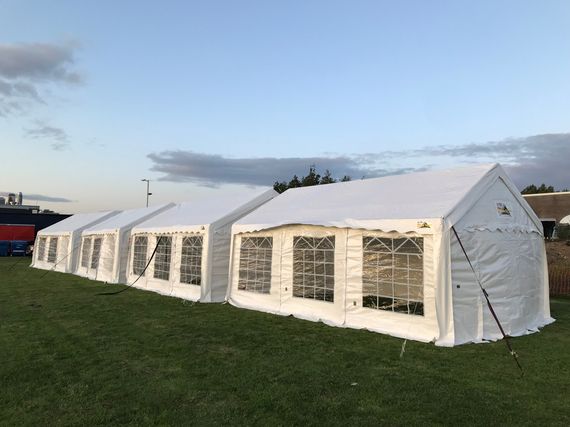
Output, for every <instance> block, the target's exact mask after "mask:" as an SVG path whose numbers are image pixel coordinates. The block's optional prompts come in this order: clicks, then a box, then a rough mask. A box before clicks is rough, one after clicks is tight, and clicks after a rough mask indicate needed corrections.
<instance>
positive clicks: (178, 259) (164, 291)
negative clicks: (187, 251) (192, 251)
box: [127, 227, 208, 301]
mask: <svg viewBox="0 0 570 427" xmlns="http://www.w3.org/2000/svg"><path fill="white" fill-rule="evenodd" d="M207 235H208V229H207V228H204V227H197V229H196V230H194V231H192V230H187V231H185V232H177V233H146V232H136V233H135V234H133V235H132V237H131V239H130V244H129V250H128V252H129V253H128V267H127V282H128V283H134V282H135V281H137V279H138V281H137V282H136V284H135V285H134V287H136V288H139V289H144V290H149V291H153V292H156V293H159V294H161V295H169V296H175V297H179V298H184V299H188V300H192V301H198V300H199V299H200V286H199V285H195V284H190V283H182V282H181V276H182V274H181V269H182V248H183V242H184V239H185V238H186V237H190V236H202V241H203V251H207V250H208V249H207V247H208V242H207ZM160 236H167V237H171V239H172V241H171V249H170V251H171V252H170V254H171V255H170V267H169V269H168V272H169V274H168V279H162V278H160V274H155V273H156V254H155V257H154V258H153V259H152V260H151V261H150V263H149V260H150V257H151V256H152V253H153V252H154V249H155V247H156V245H157V243H158V238H159V237H160ZM137 237H143V238H145V237H146V239H147V247H146V254H145V256H144V264H145V265H146V264H147V263H149V264H148V268H147V270H146V271H145V273H144V275H143V276H141V277H140V278H139V275H140V273H139V274H137V273H135V271H134V269H133V265H134V262H133V261H134V256H135V255H134V254H135V249H134V248H135V242H136V239H137ZM205 268H206V259H205V257H202V259H201V267H200V270H201V271H205Z"/></svg>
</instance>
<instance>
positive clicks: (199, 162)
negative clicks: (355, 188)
mask: <svg viewBox="0 0 570 427" xmlns="http://www.w3.org/2000/svg"><path fill="white" fill-rule="evenodd" d="M148 157H149V158H150V159H151V160H152V161H153V162H154V166H153V167H152V170H153V171H157V172H162V173H164V176H163V177H162V178H160V179H161V180H163V181H174V182H195V183H198V184H201V185H206V186H217V185H220V184H224V183H234V184H247V185H272V184H273V183H274V182H275V181H276V180H290V179H291V177H292V176H293V174H296V175H298V176H299V177H300V176H302V175H304V174H306V173H307V172H308V170H309V167H310V166H311V165H313V164H314V165H317V167H318V170H319V171H321V172H322V171H324V170H325V169H329V170H331V171H334V173H335V175H336V176H343V175H349V176H351V177H353V178H361V177H371V176H382V175H393V174H400V173H406V172H411V171H413V170H415V169H413V168H393V169H383V168H375V167H363V166H362V165H361V164H359V162H358V161H357V160H355V159H354V158H351V157H349V156H336V157H288V158H275V157H264V158H241V159H233V158H228V157H223V156H221V155H218V154H204V153H195V152H193V151H182V150H177V151H163V152H161V153H153V154H149V155H148Z"/></svg>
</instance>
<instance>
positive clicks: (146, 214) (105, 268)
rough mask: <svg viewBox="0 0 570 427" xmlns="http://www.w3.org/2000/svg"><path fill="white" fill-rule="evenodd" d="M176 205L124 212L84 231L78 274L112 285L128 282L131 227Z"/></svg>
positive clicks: (169, 204) (170, 204) (76, 272)
mask: <svg viewBox="0 0 570 427" xmlns="http://www.w3.org/2000/svg"><path fill="white" fill-rule="evenodd" d="M173 206H174V203H168V204H163V205H158V206H151V207H148V208H139V209H130V210H125V211H121V212H120V213H118V214H117V215H114V216H112V217H110V218H109V219H107V220H105V221H103V222H101V223H99V224H97V225H94V226H91V227H88V228H87V229H85V230H84V231H83V232H82V234H81V238H82V242H81V253H80V257H79V258H80V260H79V264H78V267H77V269H76V271H75V274H77V275H79V276H82V277H87V278H90V279H93V280H100V281H104V282H109V283H125V282H126V268H127V260H128V243H129V238H130V233H131V230H132V228H133V227H134V226H136V225H137V224H140V223H141V222H143V221H145V220H147V219H149V218H151V217H153V216H155V215H158V214H159V213H161V212H163V211H165V210H168V209H170V208H172V207H173Z"/></svg>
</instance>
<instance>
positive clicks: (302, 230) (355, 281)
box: [228, 220, 441, 342]
mask: <svg viewBox="0 0 570 427" xmlns="http://www.w3.org/2000/svg"><path fill="white" fill-rule="evenodd" d="M437 221H438V220H436V224H434V225H436V227H435V228H439V227H438V225H439V224H437ZM439 223H441V220H439ZM434 231H435V230H433V229H431V230H418V232H417V233H407V234H401V233H395V232H388V233H385V232H380V231H366V230H356V229H347V228H335V227H320V226H305V225H303V226H300V225H298V226H283V227H278V228H274V229H268V230H263V231H256V232H247V233H240V232H239V227H236V228H235V229H234V231H233V243H232V265H231V271H230V289H229V293H228V300H229V302H230V303H232V304H233V305H236V306H238V307H243V308H250V309H254V310H259V311H264V312H269V313H274V314H281V315H294V316H296V317H299V318H302V319H307V320H312V321H323V322H325V323H327V324H330V325H334V326H344V327H351V328H364V329H369V330H373V331H377V332H383V333H388V334H391V335H395V336H399V337H408V338H413V339H416V340H420V341H425V342H428V341H433V340H436V339H437V338H438V336H439V329H438V318H437V315H436V284H437V280H436V279H435V275H436V274H437V271H438V270H437V265H438V264H437V263H438V260H439V256H438V255H437V253H435V250H436V248H435V245H434V242H436V241H437V239H435V238H434V237H435V236H438V234H437V232H436V233H434ZM299 237H304V238H305V237H306V238H309V240H310V241H311V242H315V244H318V245H321V244H323V242H325V243H326V244H327V245H328V246H327V247H330V248H332V249H331V250H330V257H329V255H325V256H326V259H327V260H330V262H331V263H333V264H332V266H331V267H330V269H329V266H328V265H329V264H328V262H329V261H326V262H325V266H324V270H323V271H324V276H325V282H324V283H325V285H324V289H322V290H320V289H317V285H315V286H314V289H313V286H308V287H305V285H304V284H303V286H302V287H303V289H301V287H300V286H299V283H300V282H299V281H300V280H301V277H302V276H303V275H305V274H315V275H316V276H318V275H320V272H319V271H318V270H319V268H320V267H319V266H315V267H313V266H312V264H311V261H310V260H309V263H308V264H306V263H303V264H302V265H301V264H299V262H298V260H299V256H300V252H299V246H295V244H297V245H298V244H299V242H300V240H299V239H298V238H299ZM248 238H253V239H256V238H257V239H262V238H268V239H270V240H268V241H265V242H264V241H262V240H257V241H252V242H255V243H254V244H259V245H262V246H260V247H266V248H267V247H268V246H269V245H271V252H270V253H271V257H270V258H269V259H268V258H267V255H264V257H265V258H259V257H257V258H256V257H252V255H251V253H252V252H251V251H252V250H251V249H244V248H246V247H248V245H249V246H250V247H251V246H253V244H252V245H250V244H249V242H247V241H244V240H243V239H248ZM296 238H297V240H295V239H296ZM311 239H315V240H311ZM367 239H385V240H384V241H385V242H394V241H396V242H399V243H398V245H399V244H401V243H402V242H404V241H406V242H407V243H406V244H408V243H409V244H410V245H411V243H410V242H411V239H414V240H415V239H417V240H415V241H416V242H418V244H419V245H420V246H419V247H417V246H416V247H412V246H410V248H411V249H410V251H411V252H414V253H411V254H409V253H404V252H402V253H396V252H397V251H396V249H395V248H396V245H395V246H394V251H393V252H394V253H392V254H390V253H389V252H390V251H389V250H388V251H387V252H388V257H393V258H391V259H396V258H398V259H399V261H397V262H402V266H401V267H402V268H397V270H398V271H399V273H400V282H401V283H404V282H406V281H407V280H408V277H411V276H412V275H415V278H416V279H415V280H416V284H420V286H421V292H422V296H421V297H419V298H420V301H421V303H422V304H416V303H415V302H414V301H411V300H410V301H408V303H409V306H407V307H408V308H404V307H406V305H405V304H404V305H401V303H402V300H399V304H400V305H399V306H398V307H396V304H394V306H393V308H390V307H389V306H387V305H383V306H381V303H378V305H377V301H381V300H383V298H382V297H378V300H373V301H372V300H371V298H376V296H375V295H376V294H378V293H383V291H379V290H378V286H382V284H380V283H379V282H376V281H377V280H378V278H377V274H378V271H380V270H378V269H377V267H378V264H375V263H377V262H380V261H379V258H378V256H379V255H377V254H375V253H372V252H370V250H367V252H366V253H365V252H364V245H365V242H370V240H367ZM398 239H399V240H398ZM325 240H326V241H325ZM295 242H297V243H295ZM317 242H318V243H317ZM319 247H320V246H319ZM242 250H243V251H246V252H244V253H243V254H242ZM317 250H319V249H318V248H317ZM326 250H328V249H326ZM326 250H325V251H326ZM265 251H266V253H268V252H267V249H265ZM295 252H297V255H295ZM295 256H296V257H297V258H295ZM302 256H303V259H305V258H304V257H306V256H309V258H310V257H311V256H313V252H312V251H311V250H310V249H309V250H307V251H306V252H303V255H302ZM375 257H376V258H375ZM412 258H413V261H412ZM384 259H385V258H384ZM295 260H297V261H295ZM375 260H376V261H375ZM260 261H262V263H264V264H265V267H264V269H262V270H260V268H259V265H260ZM392 262H395V261H392ZM418 262H419V264H418ZM412 264H413V267H412ZM365 265H366V272H365V271H364V268H365V267H364V266H365ZM269 266H270V267H269ZM307 266H308V267H309V270H310V271H309V270H306V268H307ZM371 267H372V268H371ZM414 267H415V268H414ZM311 268H314V269H313V270H311ZM375 268H376V269H375ZM392 268H393V267H392ZM269 269H270V271H268V270H269ZM333 270H334V271H333ZM418 270H419V271H418ZM313 271H314V272H315V273H313ZM267 274H270V279H269V280H266V282H267V283H266V285H264V286H260V285H259V282H260V278H262V277H268V276H265V275H267ZM371 274H372V275H375V274H376V276H374V277H371ZM390 274H391V273H390ZM418 274H419V279H418ZM365 277H366V280H367V281H368V282H367V283H368V284H367V285H366V287H365V285H364V278H365ZM390 277H394V276H390ZM331 279H333V280H331ZM319 280H321V279H319ZM370 280H372V285H371V283H370ZM410 280H411V279H410ZM417 280H419V282H418V281H417ZM302 281H303V283H305V278H304V277H302ZM412 281H413V280H411V281H410V282H407V283H408V284H409V286H408V287H406V285H405V284H403V285H394V283H393V282H392V284H390V286H389V287H390V290H389V292H392V293H393V292H395V291H394V287H393V286H396V287H397V286H401V289H406V292H408V294H407V295H408V298H418V295H417V294H416V292H417V291H418V290H417V287H415V286H412V285H411V282H412ZM295 283H296V284H295ZM329 283H331V284H333V287H332V288H331V287H330V286H328V285H329ZM319 286H320V285H319ZM248 287H251V289H250V290H248ZM413 289H416V290H413ZM370 292H372V294H371V293H370ZM412 293H414V296H412ZM371 295H374V296H373V297H372V296H371ZM400 295H402V294H401V291H400ZM384 300H385V299H384ZM395 300H396V297H394V301H395ZM404 303H405V302H404ZM418 307H419V310H418V311H417V312H416V310H417V309H418ZM404 310H408V311H407V312H404Z"/></svg>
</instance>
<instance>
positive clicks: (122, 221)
mask: <svg viewBox="0 0 570 427" xmlns="http://www.w3.org/2000/svg"><path fill="white" fill-rule="evenodd" d="M172 206H174V204H173V203H169V204H165V205H157V206H149V207H148V208H138V209H128V210H125V211H122V212H120V213H119V214H117V215H115V216H112V217H111V218H109V219H107V220H105V221H103V222H101V223H99V224H96V225H94V226H93V227H89V228H87V229H86V230H85V231H84V232H83V233H84V234H97V233H113V232H115V231H117V230H119V229H121V228H128V227H132V226H134V225H137V224H138V223H140V222H141V221H144V219H145V218H147V217H148V216H150V215H153V214H154V215H156V214H157V213H160V212H161V211H163V210H165V209H168V208H169V207H172Z"/></svg>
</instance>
